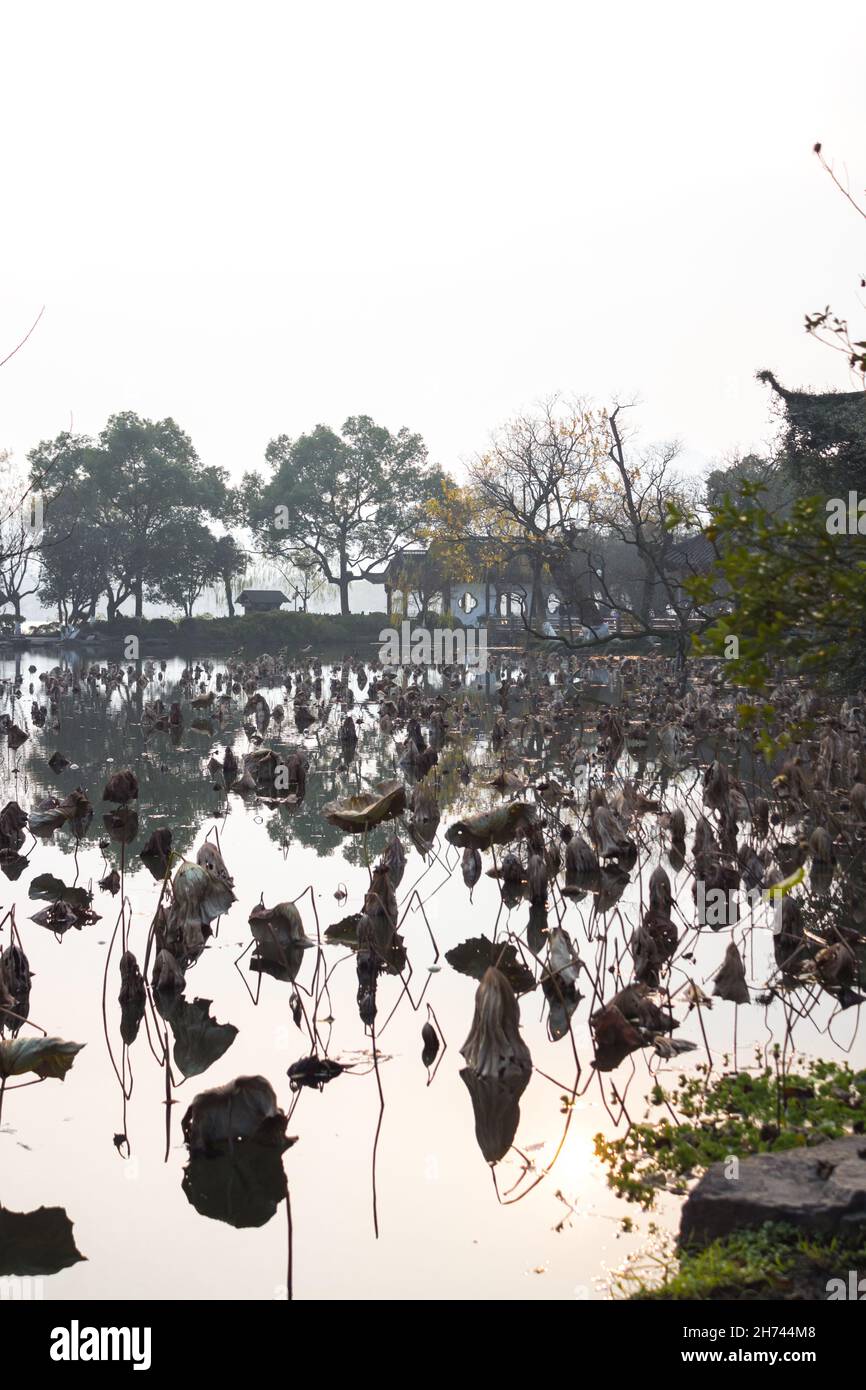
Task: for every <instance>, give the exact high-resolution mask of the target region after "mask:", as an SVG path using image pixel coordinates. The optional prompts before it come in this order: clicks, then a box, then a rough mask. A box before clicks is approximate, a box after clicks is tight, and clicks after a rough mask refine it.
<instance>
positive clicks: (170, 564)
mask: <svg viewBox="0 0 866 1390" xmlns="http://www.w3.org/2000/svg"><path fill="white" fill-rule="evenodd" d="M162 546H163V560H162V564H161V568H160V574H159V578H158V579H157V580H156V581H154V582H151V584H150V585H149V586H148V597H149V598H153V599H156V600H157V602H159V603H167V604H169V605H170V606H171V607H174V608H179V609H180V610H181V611H182V612H183V615H184V617H186V618H191V617H192V614H193V609H194V608H195V605H196V601H197V600H198V599H199V598H200V597H201V595H202V594H203V593H204V591H205V589H209V588H211V587H213V586H214V585H215V584H217V583H218V582H220V581H221V582H222V583H223V584H224V585H225V592H226V598H227V600H228V601H229V602H230V605H231V606H230V607H229V616H230V617H233V616H234V604H233V602H231V599H232V592H231V591H232V586H233V581H234V577H235V575H237V574H240V573H242V572H243V570H244V568H245V566H246V559H245V557H244V555H243V553H242V551H241V550H240V549H239V548H238V545H237V542H236V541H235V539H234V537H233V536H215V535H214V534H213V532H212V531H211V530H209V528H208V527H207V526H205V525H204V524H203V523H202V522H200V521H199V522H197V521H178V522H175V523H173V524H172V525H171V526H169V527H166V528H165V530H164V531H163V533H162Z"/></svg>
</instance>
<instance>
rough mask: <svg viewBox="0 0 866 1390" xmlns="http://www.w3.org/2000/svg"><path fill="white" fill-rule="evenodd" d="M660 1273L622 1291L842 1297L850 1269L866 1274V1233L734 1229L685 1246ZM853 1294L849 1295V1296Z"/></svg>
mask: <svg viewBox="0 0 866 1390" xmlns="http://www.w3.org/2000/svg"><path fill="white" fill-rule="evenodd" d="M662 1268H663V1270H664V1273H663V1277H662V1280H661V1282H658V1273H657V1271H658V1266H656V1277H655V1278H654V1279H653V1280H652V1281H647V1282H645V1281H644V1280H643V1279H642V1278H641V1277H640V1275H637V1274H636V1275H633V1276H632V1277H631V1278H630V1279H621V1280H620V1284H619V1290H620V1293H625V1294H626V1295H627V1297H628V1298H630V1299H636V1300H643V1301H646V1300H652V1301H664V1302H666V1301H677V1300H679V1299H700V1300H704V1301H706V1300H711V1299H724V1300H732V1301H748V1302H756V1301H758V1302H759V1301H761V1300H764V1299H770V1300H781V1301H784V1302H788V1301H792V1300H797V1301H799V1300H801V1299H808V1300H824V1299H827V1298H829V1297H830V1295H831V1294H833V1295H834V1296H835V1298H837V1299H839V1298H840V1297H844V1296H845V1295H844V1294H843V1293H841V1291H840V1289H839V1285H838V1284H835V1285H834V1284H832V1283H831V1282H830V1281H831V1280H840V1279H841V1280H842V1281H843V1282H844V1283H845V1284H846V1286H847V1283H848V1276H849V1271H850V1270H857V1271H859V1273H860V1274H861V1275H862V1274H866V1234H864V1233H860V1234H859V1235H858V1234H856V1233H854V1232H852V1233H851V1235H850V1236H848V1237H843V1236H841V1235H837V1236H824V1235H818V1234H814V1235H813V1234H812V1233H810V1232H809V1231H802V1230H795V1229H794V1228H793V1227H792V1226H786V1225H783V1224H781V1223H778V1222H768V1223H767V1224H766V1225H764V1226H761V1227H759V1228H758V1230H754V1231H748V1230H747V1231H735V1232H732V1234H731V1235H729V1236H725V1237H724V1238H723V1239H721V1240H714V1241H712V1242H711V1244H709V1245H705V1246H702V1247H699V1248H696V1249H692V1248H689V1247H686V1248H684V1249H682V1250H680V1252H679V1256H678V1258H677V1259H676V1260H674V1261H672V1262H671V1264H670V1265H669V1266H667V1267H665V1265H664V1264H663V1265H662ZM848 1296H850V1294H849V1295H848Z"/></svg>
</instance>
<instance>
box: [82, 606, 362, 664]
mask: <svg viewBox="0 0 866 1390" xmlns="http://www.w3.org/2000/svg"><path fill="white" fill-rule="evenodd" d="M387 621H388V619H387V617H386V615H385V614H384V613H351V614H349V616H348V617H345V618H344V617H342V616H341V615H340V614H339V613H286V612H282V611H277V612H274V613H249V614H247V615H245V616H244V617H235V618H182V619H180V620H178V621H174V620H173V619H171V618H131V617H121V618H115V619H113V620H112V621H111V622H95V623H91V624H90V630H91V631H92V632H93V634H94V635H95V636H96V637H97V638H98V639H99V640H100V642H105V643H106V644H108V643H111V644H112V645H114V644H115V643H117V644H121V645H122V643H123V640H124V638H126V637H129V636H135V637H138V638H139V640H140V642H141V644H142V648H143V649H146V647H147V644H148V642H152V643H153V644H154V645H155V646H156V645H159V646H162V647H165V646H168V647H171V648H177V649H180V650H184V649H187V650H190V651H194V650H197V651H201V652H205V651H206V652H217V651H225V652H231V651H248V652H271V653H272V654H274V653H276V652H280V651H289V652H294V651H300V650H301V649H302V648H304V647H308V646H312V647H313V648H314V649H315V648H317V647H325V646H328V647H343V648H345V649H346V650H347V651H353V650H355V648H358V649H362V648H364V647H367V646H369V644H370V643H371V642H377V641H378V639H379V633H380V632H381V630H382V628H383V627H385V626H386V625H387Z"/></svg>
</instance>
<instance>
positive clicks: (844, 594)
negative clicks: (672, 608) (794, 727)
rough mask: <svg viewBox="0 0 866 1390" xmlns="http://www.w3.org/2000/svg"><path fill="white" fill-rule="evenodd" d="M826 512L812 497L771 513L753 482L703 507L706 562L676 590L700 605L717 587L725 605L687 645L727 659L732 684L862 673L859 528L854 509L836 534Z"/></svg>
mask: <svg viewBox="0 0 866 1390" xmlns="http://www.w3.org/2000/svg"><path fill="white" fill-rule="evenodd" d="M828 519H829V518H828V510H827V505H826V503H825V502H824V500H823V499H822V498H818V497H805V498H798V499H797V500H796V501H795V502H794V503H793V504H792V506H791V508H790V511H789V512H788V514H786V515H784V516H778V515H775V514H774V513H772V512H770V511H768V510H767V507H766V505H765V504H764V501H763V498H762V493H761V488H760V486H759V485H758V484H755V483H744V484H743V485H742V487H741V490H740V492H739V494H738V495H737V496H735V497H731V496H730V495H727V496H725V497H724V498H723V499H722V500H721V501H720V502H719V503H718V504H717V505H716V506H715V507H714V508H713V510H712V513H711V516H710V520H709V523H708V524H707V526H706V527H705V529H704V534H705V536H706V537H707V538H708V539H709V540H710V541H711V542H712V543H713V544H714V545H715V547H716V552H717V562H716V566H715V568H714V570H713V571H712V572H711V573H709V574H706V575H699V576H693V577H691V578H689V579H687V580H686V581H685V587H686V588H687V589H688V590H689V592H690V593H691V595H692V596H693V598H694V599H695V601H696V602H697V603H700V604H704V605H706V604H708V603H710V602H712V599H713V596H714V595H717V594H718V592H719V589H720V586H724V589H725V594H726V600H727V602H726V605H725V606H726V611H725V612H724V614H722V615H721V616H720V617H718V618H717V619H716V620H715V622H714V623H713V624H712V625H711V626H710V627H709V628H708V629H707V630H706V631H705V632H704V633H703V634H702V635H701V636H700V637H699V638H696V639H695V645H696V646H697V649H698V651H699V652H700V653H702V654H706V655H712V656H717V657H727V658H730V657H732V656H735V657H736V659H735V660H728V661H727V662H726V664H725V669H726V671H727V672H728V674H729V676H730V679H731V680H732V681H733V682H734V683H735V684H737V685H739V686H742V687H744V688H746V689H748V690H750V691H752V692H755V693H758V694H761V693H763V692H767V691H769V690H770V689H771V687H772V686H773V685H774V683H775V681H776V680H777V678H778V677H779V676H780V675H783V674H785V675H806V676H809V677H810V678H811V679H812V680H813V681H815V680H817V681H825V680H827V679H829V678H831V677H833V676H834V675H836V674H838V673H839V672H841V673H842V674H843V677H844V678H845V679H846V680H849V681H854V682H856V681H857V680H860V679H862V677H863V658H862V652H863V638H864V614H866V535H861V534H860V533H859V531H858V530H857V518H856V516H855V517H854V518H852V520H853V530H852V529H846V530H845V531H844V532H843V533H838V532H836V531H835V530H833V529H832V528H831V527H828ZM863 521H864V523H866V517H864V518H863ZM864 530H866V524H864Z"/></svg>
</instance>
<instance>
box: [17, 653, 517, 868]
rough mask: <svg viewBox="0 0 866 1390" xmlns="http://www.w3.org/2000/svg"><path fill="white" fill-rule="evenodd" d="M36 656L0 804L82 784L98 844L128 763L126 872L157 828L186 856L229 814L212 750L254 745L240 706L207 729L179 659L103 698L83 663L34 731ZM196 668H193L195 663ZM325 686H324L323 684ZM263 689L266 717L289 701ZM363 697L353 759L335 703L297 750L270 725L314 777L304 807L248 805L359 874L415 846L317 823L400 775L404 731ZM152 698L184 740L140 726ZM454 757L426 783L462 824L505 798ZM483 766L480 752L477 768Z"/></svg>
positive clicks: (392, 826) (285, 834) (41, 698)
mask: <svg viewBox="0 0 866 1390" xmlns="http://www.w3.org/2000/svg"><path fill="white" fill-rule="evenodd" d="M31 655H33V654H31V653H27V652H25V653H23V654H19V653H16V659H15V679H16V683H17V684H18V687H19V689H20V690H21V696H20V699H19V700H18V701H15V702H14V703H13V701H12V699H11V698H9V697H7V701H6V708H7V710H8V711H9V713H10V714H11V715H12V716H13V717H14V718H15V719H16V720H17V722H18V723H19V724H20V725H21V726H22V727H25V728H27V729H28V730H29V732H30V738H29V740H28V742H27V743H25V744H24V745H23V747H22V748H21V749H20V750H19V752H18V753H17V754H15V755H13V754H10V753H7V756H6V759H5V761H4V762H3V764H2V766H0V795H2V802H0V804H3V803H5V801H6V800H13V799H14V800H17V801H19V802H20V803H21V804H22V805H23V806H24V808H25V809H29V808H31V807H32V806H34V805H35V804H36V803H37V802H38V801H40V800H41V799H42V798H44V797H47V796H52V795H53V796H57V797H63V796H65V795H66V794H67V793H68V792H70V791H71V790H72V789H73V788H75V787H76V786H79V785H80V786H82V787H83V788H84V790H85V791H86V792H87V793H88V795H89V797H90V799H91V801H92V802H93V806H94V810H95V812H96V814H95V815H94V817H93V821H92V823H91V825H90V827H89V829H88V830H87V832H86V834H85V836H83V842H84V843H90V844H92V843H94V841H97V840H100V839H105V836H106V828H105V825H104V823H103V819H102V813H103V812H104V811H107V810H109V809H110V808H109V807H108V805H107V804H104V803H102V801H101V795H102V789H103V787H104V785H105V782H106V781H107V779H108V777H109V776H110V775H111V774H112V773H113V772H116V771H118V770H119V769H120V768H122V767H125V766H129V767H132V768H133V769H134V770H135V772H136V774H137V776H138V781H139V801H138V811H139V819H138V829H137V832H136V834H135V837H134V839H133V840H132V841H131V842H130V843H129V844H128V845H127V847H126V850H125V863H126V865H127V868H128V870H129V871H132V872H139V871H144V870H143V866H142V865H141V861H140V860H139V858H138V854H139V852H140V850H141V848H142V847H143V845H144V844H145V843H146V841H147V839H148V838H149V836H150V835H151V834H152V832H153V831H154V830H155V829H157V828H158V827H159V826H162V825H168V826H170V828H171V831H172V848H173V849H174V850H175V851H177V852H178V853H179V854H187V853H188V852H189V850H190V848H191V846H192V845H193V843H194V842H195V839H196V836H197V834H198V832H199V830H200V828H201V826H202V825H203V824H205V823H206V822H208V821H210V820H221V819H222V817H223V815H224V813H225V808H226V798H225V794H224V793H223V792H222V791H221V790H219V789H217V788H216V787H215V786H214V785H213V783H214V779H213V778H212V777H211V776H209V774H208V771H207V763H208V759H209V757H210V755H211V753H212V752H213V751H214V750H215V749H216V752H217V756H218V758H219V760H220V761H222V755H223V749H224V748H225V747H226V746H232V747H233V748H234V750H235V753H236V755H237V757H238V761H239V762H240V761H242V757H243V754H244V753H245V752H247V751H248V750H249V748H250V747H251V745H250V743H249V741H248V739H247V736H246V734H245V733H244V730H243V723H244V717H243V713H242V709H243V704H244V702H245V697H243V696H241V697H238V696H237V695H235V696H234V704H233V707H232V708H231V710H230V712H229V714H228V716H227V717H226V719H225V722H224V723H223V724H222V725H220V724H219V723H218V721H217V720H216V719H211V720H210V721H206V720H204V719H203V718H201V712H200V711H196V710H194V709H192V708H191V707H190V704H189V696H190V694H191V693H192V694H197V693H198V687H197V686H196V688H195V689H194V690H192V691H191V690H190V688H189V687H184V686H183V685H181V683H180V680H181V675H182V672H183V669H184V662H183V661H181V660H180V659H176V658H173V659H171V660H170V661H168V662H167V663H166V667H167V669H166V670H165V672H160V670H159V664H160V663H159V662H158V661H157V662H156V663H155V669H154V672H153V678H152V679H151V681H150V682H149V683H148V684H146V685H143V686H139V685H138V684H137V682H133V685H132V688H130V687H129V685H128V684H126V685H123V686H121V687H120V688H119V689H114V690H113V691H112V692H111V693H110V694H106V691H105V687H104V684H103V683H101V682H100V683H98V684H96V685H91V683H89V682H88V680H87V664H86V662H83V661H81V660H80V659H78V658H76V659H74V660H73V661H71V662H70V668H71V671H72V673H73V676H74V681H73V683H72V684H71V685H70V689H69V692H68V693H66V694H63V695H61V696H60V697H59V700H58V703H57V710H56V723H57V726H58V727H56V728H55V727H53V726H52V715H51V714H50V713H49V717H48V719H47V720H46V722H45V725H44V727H43V728H42V729H39V728H36V727H34V726H33V723H32V719H31V703H32V702H33V701H35V702H36V703H37V704H40V705H42V706H43V707H44V706H45V704H46V700H45V691H44V686H43V685H42V683H41V682H40V681H39V677H38V673H34V674H32V675H31V673H30V672H29V671H28V667H29V665H30V664H31ZM36 661H37V662H38V663H39V664H40V666H41V667H42V668H43V669H44V668H45V667H46V666H47V665H48V663H47V662H46V661H45V658H44V656H42V657H40V656H38V655H37V656H36ZM195 664H196V663H195V662H190V665H192V666H194V665H195ZM125 669H126V671H128V670H129V669H133V670H134V673H136V674H140V673H141V672H142V670H143V665H142V663H139V664H138V665H137V666H135V667H134V668H129V667H127V668H125ZM221 670H224V665H223V664H222V663H217V664H215V666H214V668H213V671H212V673H211V679H210V682H209V688H213V678H214V676H215V675H216V672H217V671H221ZM160 676H161V677H162V679H160ZM203 679H205V680H206V679H207V677H203ZM31 685H32V690H31V689H30V687H31ZM324 686H325V689H327V676H326V678H325V682H324ZM258 688H259V690H260V691H261V693H262V694H263V695H264V696H265V698H266V700H267V701H268V703H269V705H270V706H271V708H273V707H274V706H275V705H277V704H284V705H286V704H287V703H288V702H287V700H286V695H285V691H284V689H283V687H282V686H276V687H269V686H268V685H266V684H261V685H259V687H258ZM359 696H360V699H359V704H358V705H356V707H355V710H354V714H355V716H356V723H357V724H358V743H357V747H356V748H355V750H354V754H353V756H351V757H350V758H348V759H347V757H346V755H345V751H344V750H343V749H342V748H341V746H340V740H339V725H340V722H341V719H342V710H341V708H340V706H339V704H337V703H335V704H334V705H333V707H332V709H331V712H330V716H329V719H328V721H327V723H325V724H324V725H323V726H322V727H321V728H320V729H319V733H318V738H317V739H316V740H312V739H308V740H306V741H305V742H302V740H301V738H300V735H299V734H298V731H297V729H296V728H295V725H294V721H293V720H292V719H291V717H290V716H289V717H288V718H287V719H286V721H285V722H284V724H283V725H282V726H281V727H278V726H277V725H276V724H274V723H270V724H269V725H268V726H267V727H266V728H265V729H264V730H263V736H264V744H263V745H262V746H263V747H264V746H273V747H274V748H275V749H278V750H280V751H281V752H285V751H287V750H288V749H289V748H300V747H303V748H304V749H305V751H306V753H307V756H308V757H309V760H310V774H309V777H308V782H307V795H306V797H305V799H304V800H303V801H302V802H301V803H299V804H290V803H284V804H277V805H275V806H262V805H261V803H259V802H258V801H257V799H256V798H255V796H254V795H250V796H249V797H247V798H246V803H247V805H248V806H249V807H250V808H251V809H253V810H255V811H259V810H261V812H262V818H263V825H264V830H265V833H266V834H267V835H268V837H269V839H271V840H272V841H274V842H276V843H277V844H279V845H281V846H282V847H284V848H288V847H290V846H291V845H292V844H299V845H304V846H305V847H309V848H312V849H314V850H315V851H316V854H317V855H319V856H321V857H322V858H326V857H328V856H330V855H333V854H337V853H339V854H340V855H342V857H343V858H344V859H345V861H346V862H347V863H348V864H350V865H356V866H362V865H364V864H365V863H370V864H372V863H373V862H374V861H375V859H376V858H377V857H378V855H380V854H381V852H382V850H383V849H384V847H385V845H386V844H387V842H388V840H389V839H390V838H391V837H392V836H393V835H394V834H397V835H398V836H399V838H400V839H401V841H402V843H403V845H404V847H405V849H406V851H407V854H408V853H409V851H410V849H411V845H412V841H411V837H410V835H409V831H408V827H407V825H406V823H405V821H403V820H402V819H401V820H399V821H390V822H387V823H386V824H384V825H381V826H377V827H376V828H375V830H372V831H371V832H370V833H369V834H368V835H367V836H366V837H365V836H363V835H351V834H349V835H347V834H345V833H344V832H343V831H341V830H339V829H338V828H337V827H336V826H332V825H329V824H328V822H327V821H326V820H325V819H324V817H323V816H322V814H321V809H320V808H321V806H322V805H323V803H324V802H326V801H329V800H332V799H334V798H336V797H339V796H345V795H350V794H352V793H354V792H359V791H362V790H365V789H366V788H368V787H370V786H371V785H374V784H376V783H378V782H381V781H384V780H385V779H386V778H389V777H393V776H395V775H397V776H399V775H401V772H402V769H401V768H400V766H399V758H400V744H401V741H402V734H401V733H400V732H399V731H398V733H397V735H396V739H395V737H392V736H390V735H389V736H383V735H382V734H381V733H380V732H379V730H378V727H377V722H376V719H375V717H373V718H371V717H370V716H369V715H365V714H364V711H363V705H362V704H361V703H360V700H362V699H363V696H361V695H360V692H359ZM157 699H161V700H162V702H163V704H164V705H165V707H166V708H168V706H169V704H170V703H171V702H172V701H173V700H178V701H180V702H181V704H182V707H183V714H184V725H183V729H182V731H181V733H180V735H179V736H178V735H177V734H176V733H175V732H168V731H166V732H158V731H153V730H151V731H147V730H146V729H143V728H142V726H141V716H142V713H143V711H144V708H145V705H146V704H148V703H152V702H153V701H155V700H157ZM515 703H516V702H515ZM194 724H199V725H202V726H203V727H202V731H201V732H197V731H196V729H195V728H194ZM56 749H60V750H61V751H62V752H63V753H64V754H65V756H66V757H67V758H69V759H70V760H71V762H72V764H73V766H72V767H69V768H67V769H66V770H65V771H63V772H62V773H60V774H59V775H56V776H55V775H54V774H53V773H52V772H51V770H50V768H49V767H48V758H49V757H50V756H51V754H52V753H53V752H54V751H55V750H56ZM447 749H448V750H450V754H449V753H448V752H446V753H445V754H444V755H443V757H442V759H441V760H440V764H439V766H438V767H436V768H435V769H434V771H433V773H432V774H430V775H431V779H435V786H436V789H437V792H436V794H437V800H438V804H439V807H440V810H441V811H442V812H443V815H444V814H445V813H448V815H449V816H450V815H453V814H463V815H465V814H468V813H469V812H470V811H472V810H475V809H478V808H479V806H480V805H482V804H487V803H488V802H493V803H495V802H497V801H498V799H499V798H498V795H497V794H496V793H495V792H490V791H489V790H486V789H481V788H480V787H479V786H478V785H477V784H476V782H475V780H474V779H473V782H472V784H470V785H465V784H464V783H463V782H461V780H460V777H459V775H458V770H457V769H458V764H459V762H460V759H461V757H463V756H464V755H465V757H466V758H467V759H468V760H469V761H470V762H472V761H473V758H474V760H475V761H478V756H477V752H476V749H475V748H474V747H473V746H472V744H471V742H470V743H467V744H466V746H465V747H459V746H458V744H457V743H456V741H455V740H454V739H452V741H451V742H449V744H448V745H447ZM486 759H487V755H486V753H485V752H483V751H482V753H481V761H486ZM229 806H230V808H231V811H232V813H234V814H238V813H239V812H241V802H240V798H239V797H238V796H237V795H236V794H234V793H232V794H230V796H229ZM241 813H242V812H241ZM46 838H47V839H48V842H50V843H51V844H53V845H55V846H56V847H57V848H58V849H60V850H62V851H63V852H64V853H68V854H73V853H74V852H75V848H76V840H75V837H74V835H73V834H72V833H71V832H70V831H69V830H67V829H63V830H59V831H56V832H55V833H54V834H53V835H52V836H50V837H42V839H43V840H45V839H46ZM107 853H108V855H109V857H110V858H111V860H112V862H114V861H119V858H120V845H119V844H118V843H117V842H115V841H112V843H111V847H110V849H109V850H108V851H107Z"/></svg>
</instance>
